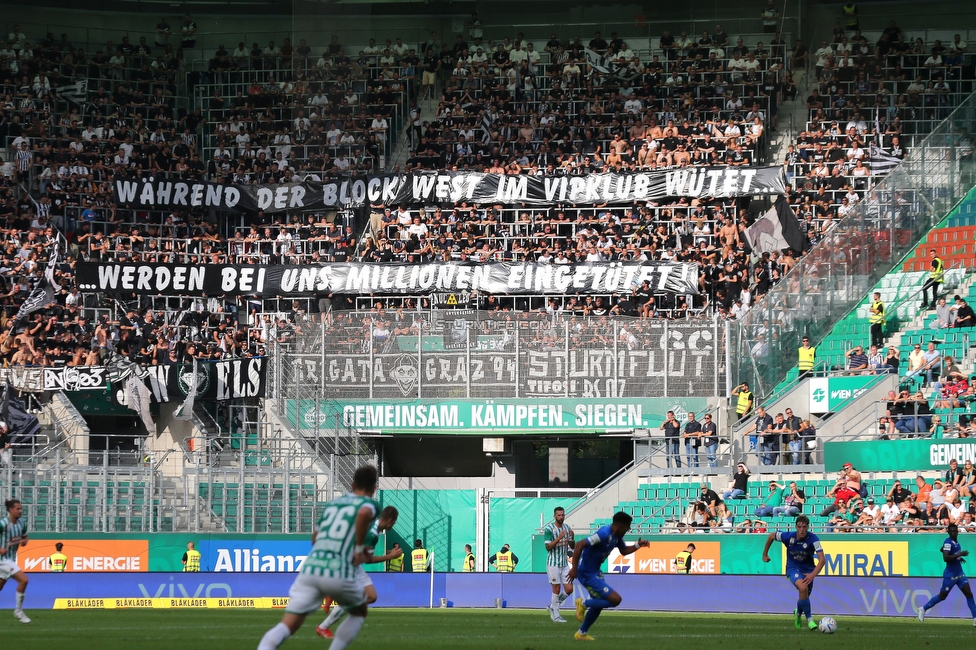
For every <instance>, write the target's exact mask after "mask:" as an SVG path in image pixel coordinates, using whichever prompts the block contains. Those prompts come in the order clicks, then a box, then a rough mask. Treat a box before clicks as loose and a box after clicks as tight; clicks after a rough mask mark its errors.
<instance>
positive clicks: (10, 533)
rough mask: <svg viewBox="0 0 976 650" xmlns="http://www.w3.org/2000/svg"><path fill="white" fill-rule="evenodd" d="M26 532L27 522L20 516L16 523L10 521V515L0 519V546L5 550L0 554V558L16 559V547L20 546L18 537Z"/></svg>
mask: <svg viewBox="0 0 976 650" xmlns="http://www.w3.org/2000/svg"><path fill="white" fill-rule="evenodd" d="M26 534H27V522H26V521H24V518H23V517H21V518H20V519H19V520H18V521H17V523H16V524H12V523H10V517H4V518H3V519H0V548H5V549H7V552H6V553H4V554H3V555H0V560H11V561H13V562H16V561H17V549H19V548H20V538H21V537H23V536H25V535H26Z"/></svg>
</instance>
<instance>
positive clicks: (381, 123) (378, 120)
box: [369, 39, 399, 142]
mask: <svg viewBox="0 0 976 650" xmlns="http://www.w3.org/2000/svg"><path fill="white" fill-rule="evenodd" d="M397 40H399V39H397ZM369 128H370V130H371V131H372V132H373V134H374V135H375V136H376V139H377V140H379V141H380V142H386V132H387V131H389V130H390V125H389V124H388V123H387V121H386V118H385V117H383V116H382V115H380V114H379V113H376V115H375V117H373V122H372V124H370V127H369Z"/></svg>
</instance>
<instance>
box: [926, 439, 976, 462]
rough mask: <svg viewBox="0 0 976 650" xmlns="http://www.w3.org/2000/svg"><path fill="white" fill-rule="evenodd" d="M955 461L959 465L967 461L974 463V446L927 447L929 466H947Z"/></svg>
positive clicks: (975, 460)
mask: <svg viewBox="0 0 976 650" xmlns="http://www.w3.org/2000/svg"><path fill="white" fill-rule="evenodd" d="M952 459H955V460H956V461H958V462H959V463H960V464H962V463H965V462H966V461H967V460H968V461H970V462H972V463H976V444H968V445H967V444H962V443H954V444H933V445H929V464H930V465H933V466H935V467H940V466H942V465H948V464H949V461H950V460H952Z"/></svg>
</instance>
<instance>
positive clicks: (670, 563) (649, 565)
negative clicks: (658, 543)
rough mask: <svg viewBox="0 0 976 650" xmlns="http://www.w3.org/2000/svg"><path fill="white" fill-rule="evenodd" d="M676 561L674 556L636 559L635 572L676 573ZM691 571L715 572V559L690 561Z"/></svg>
mask: <svg viewBox="0 0 976 650" xmlns="http://www.w3.org/2000/svg"><path fill="white" fill-rule="evenodd" d="M677 566H678V563H677V562H676V561H675V559H674V558H671V559H667V558H663V557H655V558H648V559H640V560H638V561H637V571H636V572H637V573H677V570H678V568H677ZM691 572H692V573H715V560H714V559H712V558H707V559H703V560H695V559H692V561H691Z"/></svg>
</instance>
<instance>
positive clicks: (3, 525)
mask: <svg viewBox="0 0 976 650" xmlns="http://www.w3.org/2000/svg"><path fill="white" fill-rule="evenodd" d="M4 506H6V508H7V516H6V517H4V518H3V519H0V589H3V586H4V585H5V584H7V580H9V579H10V578H13V579H14V580H15V581H16V582H17V601H16V602H17V604H16V605H15V606H14V618H16V619H17V620H18V621H20V622H21V623H30V619H29V618H27V614H25V613H24V609H23V607H24V592H25V591H27V576H26V575H25V574H24V572H23V571H21V569H20V566H19V565H18V564H17V549H18V548H20V547H21V546H27V523H26V522H25V521H23V520H21V517H23V515H24V506H23V505H21V503H20V501H19V500H17V499H7V500H6V501H5V502H4Z"/></svg>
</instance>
